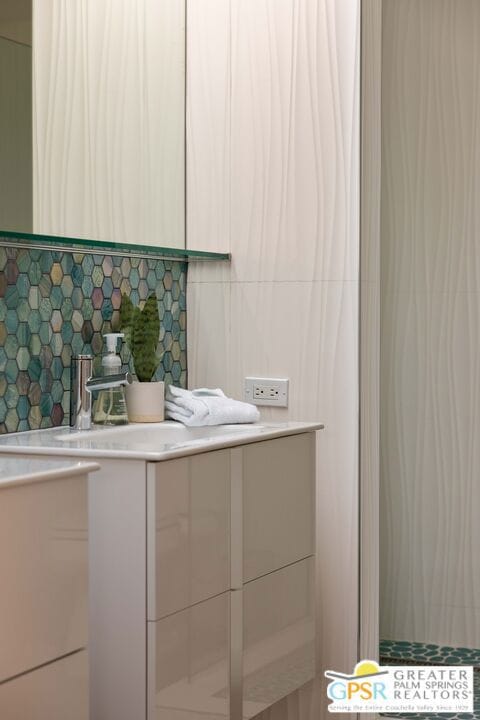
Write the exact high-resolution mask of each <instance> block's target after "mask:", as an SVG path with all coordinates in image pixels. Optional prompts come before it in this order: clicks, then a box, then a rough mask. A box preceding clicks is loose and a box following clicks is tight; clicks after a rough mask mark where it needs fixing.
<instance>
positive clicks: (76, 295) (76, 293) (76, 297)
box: [72, 287, 83, 310]
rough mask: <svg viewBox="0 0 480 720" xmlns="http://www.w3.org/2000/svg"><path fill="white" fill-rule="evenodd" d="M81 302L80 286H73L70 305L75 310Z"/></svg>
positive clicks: (79, 306)
mask: <svg viewBox="0 0 480 720" xmlns="http://www.w3.org/2000/svg"><path fill="white" fill-rule="evenodd" d="M82 303H83V292H82V288H78V287H76V288H74V289H73V293H72V307H73V308H74V309H75V310H79V309H80V308H81V307H82Z"/></svg>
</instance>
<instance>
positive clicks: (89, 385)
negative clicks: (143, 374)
mask: <svg viewBox="0 0 480 720" xmlns="http://www.w3.org/2000/svg"><path fill="white" fill-rule="evenodd" d="M71 367H72V373H71V386H70V426H71V427H74V428H76V429H77V430H90V428H91V427H92V392H93V391H94V390H108V389H109V388H114V387H119V386H120V385H130V383H131V382H132V376H131V374H130V373H129V372H126V373H118V374H116V375H108V376H105V377H98V378H94V377H92V372H93V356H92V355H75V356H74V357H72V366H71Z"/></svg>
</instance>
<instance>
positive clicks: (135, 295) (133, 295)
mask: <svg viewBox="0 0 480 720" xmlns="http://www.w3.org/2000/svg"><path fill="white" fill-rule="evenodd" d="M130 300H131V301H132V303H133V304H134V305H139V304H140V295H139V292H138V290H131V291H130Z"/></svg>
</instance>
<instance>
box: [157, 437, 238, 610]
mask: <svg viewBox="0 0 480 720" xmlns="http://www.w3.org/2000/svg"><path fill="white" fill-rule="evenodd" d="M147 477H148V481H147V482H148V489H147V493H148V497H147V508H148V530H147V532H148V543H147V563H148V578H147V585H148V619H149V620H157V619H159V618H161V617H165V616H166V615H168V614H170V613H173V612H177V611H178V610H181V609H182V608H186V607H189V606H190V605H193V604H194V603H197V602H200V601H202V600H205V599H206V598H209V597H213V596H214V595H218V594H220V593H222V592H225V591H227V590H228V589H229V587H230V576H229V547H230V539H229V532H230V529H229V528H230V452H229V451H228V450H220V451H217V452H211V453H205V454H203V455H197V456H192V457H187V458H181V459H179V460H171V461H168V462H163V463H149V465H148V471H147Z"/></svg>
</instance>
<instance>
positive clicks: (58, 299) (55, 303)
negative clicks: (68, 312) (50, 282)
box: [50, 286, 63, 310]
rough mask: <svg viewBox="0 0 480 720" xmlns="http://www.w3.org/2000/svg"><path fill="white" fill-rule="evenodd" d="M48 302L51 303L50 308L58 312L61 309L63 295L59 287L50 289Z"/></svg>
mask: <svg viewBox="0 0 480 720" xmlns="http://www.w3.org/2000/svg"><path fill="white" fill-rule="evenodd" d="M50 301H51V303H52V308H54V309H55V310H59V309H60V308H61V307H62V302H63V294H62V288H61V287H57V286H55V287H53V288H52V292H51V293H50Z"/></svg>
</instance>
